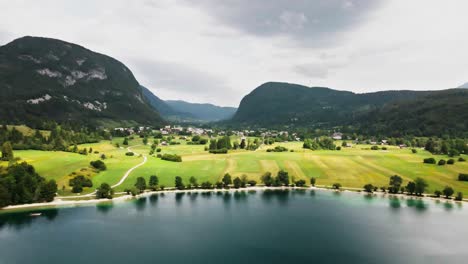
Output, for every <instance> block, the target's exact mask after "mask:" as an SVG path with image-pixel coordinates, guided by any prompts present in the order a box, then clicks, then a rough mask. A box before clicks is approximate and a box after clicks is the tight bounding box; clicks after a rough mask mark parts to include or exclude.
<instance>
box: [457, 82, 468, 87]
mask: <svg viewBox="0 0 468 264" xmlns="http://www.w3.org/2000/svg"><path fill="white" fill-rule="evenodd" d="M458 88H468V82H467V83H464V84H462V85H460V86H458Z"/></svg>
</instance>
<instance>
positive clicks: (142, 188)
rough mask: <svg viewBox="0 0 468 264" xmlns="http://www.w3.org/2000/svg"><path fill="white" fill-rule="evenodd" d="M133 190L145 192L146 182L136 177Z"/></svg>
mask: <svg viewBox="0 0 468 264" xmlns="http://www.w3.org/2000/svg"><path fill="white" fill-rule="evenodd" d="M135 188H137V190H138V191H139V192H140V193H142V192H143V191H145V190H146V180H145V178H143V177H138V178H137V180H136V183H135Z"/></svg>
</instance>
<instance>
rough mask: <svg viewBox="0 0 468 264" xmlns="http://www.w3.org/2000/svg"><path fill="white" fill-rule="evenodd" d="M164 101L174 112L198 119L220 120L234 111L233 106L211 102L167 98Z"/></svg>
mask: <svg viewBox="0 0 468 264" xmlns="http://www.w3.org/2000/svg"><path fill="white" fill-rule="evenodd" d="M166 103H167V104H168V105H169V106H170V107H172V109H174V110H175V111H176V112H179V113H184V114H185V115H186V117H192V118H193V119H194V120H198V121H207V122H210V121H220V120H226V119H229V118H231V117H232V116H233V115H234V113H235V112H236V110H237V109H236V108H234V107H222V106H217V105H213V104H198V103H189V102H185V101H179V100H177V101H176V100H167V101H166Z"/></svg>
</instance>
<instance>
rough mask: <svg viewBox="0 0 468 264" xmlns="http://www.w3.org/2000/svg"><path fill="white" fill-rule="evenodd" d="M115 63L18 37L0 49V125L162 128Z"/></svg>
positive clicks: (73, 48) (70, 47)
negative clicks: (0, 123) (53, 123)
mask: <svg viewBox="0 0 468 264" xmlns="http://www.w3.org/2000/svg"><path fill="white" fill-rule="evenodd" d="M142 93H143V91H142V89H141V88H140V85H139V83H138V81H137V80H136V79H135V77H134V76H133V74H132V72H131V71H130V70H129V69H128V68H127V67H126V66H125V65H124V64H122V63H121V62H119V61H117V60H115V59H113V58H111V57H109V56H106V55H102V54H99V53H96V52H93V51H90V50H88V49H86V48H83V47H81V46H78V45H75V44H72V43H68V42H64V41H61V40H57V39H49V38H39V37H23V38H20V39H16V40H14V41H12V42H10V43H8V44H6V45H4V46H1V47H0V103H1V104H2V108H1V109H0V120H2V121H3V122H7V123H15V124H22V123H26V124H30V125H32V126H37V125H40V124H41V123H42V122H43V121H47V120H55V121H58V122H73V123H82V124H95V125H102V124H109V123H111V124H122V123H125V124H137V123H140V124H148V125H158V124H162V123H163V119H162V118H161V117H160V115H159V114H158V113H157V112H156V111H155V110H154V109H153V108H152V107H151V106H150V104H149V102H148V101H147V100H146V99H145V97H144V96H143V94H142Z"/></svg>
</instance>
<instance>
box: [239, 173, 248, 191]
mask: <svg viewBox="0 0 468 264" xmlns="http://www.w3.org/2000/svg"><path fill="white" fill-rule="evenodd" d="M248 181H249V179H248V178H247V175H245V174H242V176H241V188H245V187H246V185H247V182H248Z"/></svg>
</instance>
